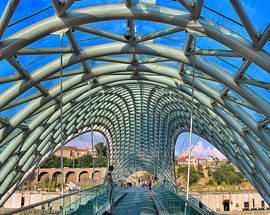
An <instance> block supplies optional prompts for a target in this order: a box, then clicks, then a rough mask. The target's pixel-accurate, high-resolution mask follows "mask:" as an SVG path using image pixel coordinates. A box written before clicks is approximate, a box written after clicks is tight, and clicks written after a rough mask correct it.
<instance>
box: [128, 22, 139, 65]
mask: <svg viewBox="0 0 270 215" xmlns="http://www.w3.org/2000/svg"><path fill="white" fill-rule="evenodd" d="M128 32H130V34H131V37H130V38H129V39H128V38H127V37H126V39H127V40H128V41H129V44H130V45H131V48H132V49H133V50H134V46H135V45H136V40H137V38H136V28H135V23H134V20H133V19H128V20H127V32H126V33H128ZM131 59H132V62H131V63H132V64H133V65H136V64H137V63H138V57H137V55H136V53H135V51H133V52H132V54H131Z"/></svg>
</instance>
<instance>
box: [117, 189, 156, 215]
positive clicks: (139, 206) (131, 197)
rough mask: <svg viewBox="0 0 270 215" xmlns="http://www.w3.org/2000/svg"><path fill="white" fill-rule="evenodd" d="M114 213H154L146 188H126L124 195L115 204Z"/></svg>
mask: <svg viewBox="0 0 270 215" xmlns="http://www.w3.org/2000/svg"><path fill="white" fill-rule="evenodd" d="M114 214H115V215H118V214H132V215H156V214H157V213H156V209H155V207H154V203H153V201H152V199H151V197H150V193H149V190H148V188H128V189H127V190H126V195H125V196H124V197H123V198H122V199H121V200H120V201H119V202H118V203H117V204H116V206H115V208H114Z"/></svg>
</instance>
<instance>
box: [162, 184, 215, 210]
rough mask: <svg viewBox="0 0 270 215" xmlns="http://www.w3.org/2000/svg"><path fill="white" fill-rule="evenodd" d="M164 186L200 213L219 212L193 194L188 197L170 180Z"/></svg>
mask: <svg viewBox="0 0 270 215" xmlns="http://www.w3.org/2000/svg"><path fill="white" fill-rule="evenodd" d="M164 188H165V189H168V190H169V191H171V192H172V193H174V194H175V195H176V196H177V197H179V198H180V199H182V200H183V201H184V202H185V203H186V204H187V205H189V206H190V207H192V208H193V209H194V210H196V211H198V212H199V213H200V214H205V215H216V214H217V213H216V212H215V211H213V210H211V209H210V208H209V207H207V206H206V205H204V204H203V203H202V202H201V201H199V200H198V199H196V198H194V197H192V196H191V195H189V196H188V199H186V193H185V192H184V191H183V190H181V189H179V188H178V187H177V186H176V185H174V184H173V183H171V182H169V181H165V183H164Z"/></svg>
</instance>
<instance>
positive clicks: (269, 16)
mask: <svg viewBox="0 0 270 215" xmlns="http://www.w3.org/2000/svg"><path fill="white" fill-rule="evenodd" d="M7 2H8V0H1V1H0V14H2V13H3V11H4V9H5V6H6V4H7ZM121 2H122V0H114V1H113V0H91V1H89V0H84V1H76V2H75V4H74V5H73V6H72V7H71V10H73V9H77V8H81V7H87V6H93V5H100V4H109V3H121ZM241 2H242V4H243V7H244V10H245V11H246V12H247V14H248V16H249V17H250V19H251V21H252V23H253V25H254V28H255V29H256V31H259V30H261V31H264V29H265V28H266V27H267V25H268V24H269V21H270V12H269V11H270V4H269V0H260V1H254V0H245V1H244V0H242V1H241ZM157 4H158V5H161V6H165V7H171V8H175V9H179V10H185V9H184V8H183V7H182V6H181V5H180V4H179V3H178V2H176V1H169V0H157ZM50 5H51V1H50V0H40V1H35V3H34V4H33V1H32V0H21V1H20V3H19V5H18V8H17V10H16V12H15V13H14V16H13V17H12V19H11V21H10V24H11V23H14V22H16V21H18V20H20V19H22V18H24V17H25V16H28V15H30V14H32V13H34V12H37V11H38V10H41V9H43V8H46V7H48V6H50ZM204 5H205V6H207V7H209V8H211V9H214V10H216V11H217V12H219V13H222V14H223V15H225V16H228V17H230V18H231V19H233V20H235V21H237V22H240V20H239V18H238V16H237V14H236V13H235V11H234V10H233V8H232V6H231V5H230V2H229V1H228V0H218V1H216V0H205V1H204ZM53 15H54V10H53V8H51V9H48V10H46V12H42V13H40V14H38V15H36V16H34V17H32V18H29V19H27V20H25V21H23V22H20V23H18V24H16V25H14V26H12V27H10V28H8V29H7V31H6V32H5V34H4V36H3V39H5V38H7V37H8V36H10V35H12V34H14V33H15V32H17V31H18V30H20V29H23V28H25V27H27V26H30V25H31V24H32V23H34V22H38V21H40V20H42V19H44V18H46V17H49V16H53ZM202 16H204V17H207V18H209V19H210V20H212V21H214V22H216V23H218V24H221V25H223V26H225V27H227V28H230V29H231V30H233V31H235V32H237V33H238V34H240V35H242V36H243V37H245V38H247V39H249V36H248V34H247V32H246V30H245V29H244V28H243V27H241V26H239V25H237V24H235V23H233V22H231V21H228V20H227V19H225V18H223V17H220V16H218V15H216V14H214V13H213V12H210V11H209V10H207V9H205V8H203V9H202ZM135 23H136V29H137V33H138V34H146V33H150V32H153V31H158V30H160V29H163V28H166V27H169V26H168V25H166V24H160V23H154V22H146V21H136V22H135ZM90 26H92V27H96V28H99V29H103V30H106V31H109V32H113V33H117V34H123V33H124V32H125V31H126V21H124V20H122V21H110V22H98V23H92V24H90ZM74 34H75V37H76V40H83V39H91V40H88V41H84V42H78V43H79V44H80V46H81V47H87V46H91V45H97V44H101V43H106V42H113V41H111V40H109V39H103V38H99V39H94V38H96V37H97V36H95V35H90V34H86V33H82V32H78V31H75V33H74ZM186 36H187V35H186V34H185V33H184V32H180V33H177V34H173V35H169V36H166V37H164V38H160V39H156V40H154V42H155V43H161V44H166V45H169V46H173V47H178V48H183V47H184V42H181V41H184V40H185V39H186ZM67 45H68V40H67V38H66V37H64V46H67ZM197 46H198V47H201V48H205V49H227V48H226V47H224V46H223V45H222V44H220V43H217V42H215V41H213V40H211V39H209V38H203V37H202V38H198V39H197ZM29 47H60V39H59V37H58V36H55V35H50V36H48V37H46V38H43V39H41V40H39V41H37V42H34V43H33V44H31V45H30V46H29ZM264 49H265V50H266V51H267V52H270V44H269V42H268V43H267V44H266V46H265V47H264ZM40 57H41V56H31V57H29V56H18V60H19V61H20V63H21V64H22V65H23V66H24V67H25V69H26V70H27V71H28V72H29V73H31V72H33V71H35V70H36V69H37V68H39V67H40V66H42V65H45V64H46V63H48V62H49V61H50V60H53V59H56V58H58V57H59V55H50V56H47V57H45V58H44V59H41V60H39V61H38V62H36V63H33V64H31V65H29V64H30V63H31V62H33V61H35V60H37V59H39V58H40ZM205 58H206V59H208V60H211V61H212V62H214V63H216V64H217V65H219V66H220V67H222V68H223V69H225V70H226V71H229V72H230V73H231V74H235V73H236V71H237V68H235V67H233V66H231V65H229V64H226V63H224V62H223V61H222V60H220V59H216V58H214V57H205ZM223 59H224V60H227V61H228V62H229V63H232V64H233V65H234V66H236V67H240V65H241V64H242V59H229V58H223ZM90 64H91V65H94V64H95V65H99V64H101V62H95V63H93V62H90ZM165 64H166V63H165ZM168 64H170V65H171V63H168ZM27 65H28V66H27ZM0 68H1V70H0V76H1V77H4V76H9V75H13V74H14V73H15V70H14V69H13V68H12V67H11V66H10V65H9V64H8V63H7V62H6V61H5V60H2V61H0ZM247 74H248V75H249V76H250V77H252V78H255V79H257V80H263V81H270V76H269V74H267V73H266V72H265V71H263V70H262V69H260V68H259V67H258V66H256V65H254V64H252V65H251V66H250V68H249V69H248V70H247ZM56 83H59V80H52V81H46V82H43V83H41V85H42V86H44V87H45V88H47V89H49V88H50V87H52V86H54V85H55V84H56ZM207 83H208V84H210V85H211V86H213V87H215V88H216V89H218V90H221V89H223V87H224V86H223V85H222V84H216V83H213V82H210V81H208V82H207ZM12 85H13V83H7V84H1V85H0V93H1V92H3V91H5V90H6V89H7V88H8V87H10V86H12ZM251 88H252V89H253V90H255V91H256V92H258V93H259V94H260V95H261V96H263V97H264V98H265V99H266V100H267V101H269V102H270V93H269V92H268V91H266V90H263V89H260V88H256V87H251ZM36 92H37V90H36V89H35V88H33V89H30V90H28V91H27V92H25V93H24V94H23V95H21V96H20V97H19V98H24V97H26V96H28V95H32V94H34V93H36ZM230 94H231V95H235V94H234V93H232V92H230ZM26 104H27V103H26ZM24 106H25V104H24V105H20V106H18V107H15V108H13V109H10V110H7V111H3V112H0V116H2V117H8V118H11V117H12V116H13V115H14V114H16V113H17V112H18V111H19V110H21V109H22V108H23V107H24ZM247 112H248V113H249V114H250V115H252V116H253V117H254V118H255V119H260V116H259V115H258V114H257V113H255V112H253V111H251V110H247ZM95 136H97V138H98V135H95ZM82 138H85V139H86V141H88V140H87V134H85V135H82ZM100 138H101V137H100ZM193 139H196V136H194V138H193ZM182 140H183V137H182V135H181V136H180V137H179V138H178V141H177V144H180V142H181V143H182V142H183V141H182ZM188 140H189V138H187V140H186V141H185V143H184V146H183V149H185V150H186V149H187V145H188ZM74 141H75V140H74ZM76 141H77V142H79V141H78V140H77V139H76ZM78 144H79V143H78ZM176 146H178V145H176ZM199 147H201V148H203V149H204V151H211V150H212V149H213V148H212V147H211V145H209V143H207V141H205V140H203V139H200V142H198V143H197V145H196V146H195V148H194V150H195V151H196V150H197V149H199ZM209 147H210V148H209ZM201 148H200V149H201ZM176 149H177V147H176ZM177 153H179V152H177Z"/></svg>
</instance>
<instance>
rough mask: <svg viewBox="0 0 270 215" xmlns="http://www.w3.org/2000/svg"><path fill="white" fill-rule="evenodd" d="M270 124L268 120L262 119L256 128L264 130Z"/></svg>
mask: <svg viewBox="0 0 270 215" xmlns="http://www.w3.org/2000/svg"><path fill="white" fill-rule="evenodd" d="M269 123H270V119H264V120H261V121H259V122H258V124H257V125H258V128H264V127H266V126H267V125H268V124H269Z"/></svg>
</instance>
